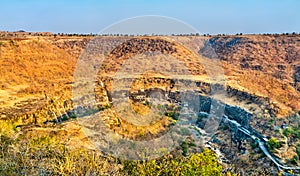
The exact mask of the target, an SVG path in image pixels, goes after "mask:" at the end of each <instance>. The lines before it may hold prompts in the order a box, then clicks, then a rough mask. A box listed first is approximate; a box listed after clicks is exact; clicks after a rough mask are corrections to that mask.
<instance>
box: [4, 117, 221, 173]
mask: <svg viewBox="0 0 300 176" xmlns="http://www.w3.org/2000/svg"><path fill="white" fill-rule="evenodd" d="M0 126H1V129H0V175H222V173H221V170H222V167H221V166H220V165H219V164H218V162H217V160H216V154H214V153H213V152H212V151H210V150H208V149H205V150H204V151H203V152H202V153H197V154H189V155H188V156H183V155H181V154H179V155H174V154H169V155H167V156H164V157H162V158H159V159H157V160H150V161H123V160H119V159H116V158H113V157H107V156H106V157H104V155H103V154H101V153H100V152H96V151H91V150H87V149H70V148H68V147H67V146H66V145H65V144H64V143H62V142H61V141H59V139H58V138H56V137H54V136H53V137H52V136H49V135H44V136H43V135H42V136H38V137H34V136H32V137H28V136H26V135H24V133H23V132H22V131H20V130H19V128H16V127H15V125H14V124H13V123H11V122H4V121H2V122H1V121H0Z"/></svg>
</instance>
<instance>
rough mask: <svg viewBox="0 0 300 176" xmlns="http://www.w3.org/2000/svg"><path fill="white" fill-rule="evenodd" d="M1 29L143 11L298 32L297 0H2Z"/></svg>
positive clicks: (232, 27) (57, 26)
mask: <svg viewBox="0 0 300 176" xmlns="http://www.w3.org/2000/svg"><path fill="white" fill-rule="evenodd" d="M0 4H1V6H0V30H3V31H16V30H21V29H22V30H26V31H50V32H54V33H58V32H63V33H97V32H99V31H101V30H102V29H103V28H105V27H107V26H108V25H111V24H113V23H115V22H117V21H120V20H123V19H126V18H130V17H135V16H142V15H162V16H168V17H172V18H176V19H179V20H182V21H184V22H186V23H188V24H190V25H192V26H193V27H195V28H196V29H197V30H198V31H200V33H210V34H217V33H225V34H235V33H237V32H242V33H282V32H294V31H295V32H300V10H299V9H300V1H299V0H227V1H225V0H224V1H221V0H206V1H201V0H198V1H197V0H182V1H179V0H148V1H146V0H127V1H126V0H111V1H100V0H98V1H96V0H86V1H76V0H65V1H62V0H61V1H59V0H44V1H42V0H27V1H25V0H7V1H0Z"/></svg>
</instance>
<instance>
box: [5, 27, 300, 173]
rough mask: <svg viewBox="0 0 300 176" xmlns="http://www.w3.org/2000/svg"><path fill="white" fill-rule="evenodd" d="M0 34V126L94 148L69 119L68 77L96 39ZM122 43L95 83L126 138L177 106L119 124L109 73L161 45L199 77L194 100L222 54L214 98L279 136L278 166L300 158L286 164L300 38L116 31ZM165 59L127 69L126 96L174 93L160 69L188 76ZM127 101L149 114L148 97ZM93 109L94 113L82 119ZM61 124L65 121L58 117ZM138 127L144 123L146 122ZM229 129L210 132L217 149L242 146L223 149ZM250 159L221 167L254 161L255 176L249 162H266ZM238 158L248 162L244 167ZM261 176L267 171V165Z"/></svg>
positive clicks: (295, 112)
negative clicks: (221, 88) (220, 90)
mask: <svg viewBox="0 0 300 176" xmlns="http://www.w3.org/2000/svg"><path fill="white" fill-rule="evenodd" d="M0 34H1V37H0V70H1V72H0V120H1V122H2V121H6V122H8V123H12V124H13V126H14V128H15V130H16V131H17V132H19V133H24V134H26V135H28V136H34V133H35V132H38V133H40V134H41V136H43V134H45V135H46V136H47V135H50V136H55V137H58V136H60V142H63V143H68V147H71V148H80V147H82V146H84V147H85V148H88V149H91V150H94V146H93V145H92V144H91V143H90V142H89V140H88V137H87V136H85V134H84V133H83V132H82V131H81V130H80V129H81V127H80V124H77V122H76V121H73V119H74V118H76V115H75V114H74V111H75V110H76V109H75V110H74V108H76V107H75V106H74V104H73V98H72V88H74V87H72V86H74V84H73V83H74V82H73V81H74V80H73V74H74V71H75V68H76V63H77V59H78V58H79V57H80V56H81V55H82V54H83V53H82V52H83V51H84V49H85V47H86V46H88V45H91V43H90V44H89V42H90V41H93V37H92V36H61V35H52V34H51V33H40V34H29V33H5V32H1V33H0ZM116 38H118V37H115V36H104V37H102V38H101V40H106V41H108V42H107V43H109V41H113V40H114V39H116ZM119 39H120V40H122V41H124V42H122V43H121V45H118V46H117V47H116V48H114V49H113V50H112V51H111V52H110V53H105V55H106V57H105V61H104V62H102V63H101V64H100V63H99V64H98V63H96V64H95V65H96V67H95V69H99V71H98V72H97V73H98V74H97V78H98V79H97V81H96V87H95V94H96V100H97V103H98V108H99V109H100V110H101V113H103V114H105V115H106V116H107V117H106V120H105V125H107V126H109V128H110V129H111V130H113V131H114V132H115V133H116V134H119V135H120V136H123V137H125V138H129V139H134V140H145V139H150V138H154V137H158V136H161V135H163V134H165V133H166V131H167V130H168V129H169V128H171V127H172V125H174V123H175V122H176V118H174V114H172V113H174V112H175V114H176V111H177V108H178V107H167V109H168V111H167V112H166V113H165V115H163V116H162V117H159V118H156V117H155V118H154V117H150V116H151V114H150V116H149V118H153V119H151V120H149V119H143V120H144V121H143V120H141V119H138V120H137V119H135V121H134V120H132V121H130V120H129V121H126V120H124V117H121V116H118V115H116V114H115V111H116V109H114V107H112V108H111V106H112V103H111V101H112V97H111V92H113V90H114V88H116V87H117V89H119V91H122V88H121V87H118V85H117V84H116V83H115V85H114V82H113V76H114V74H115V73H116V72H118V71H120V69H121V71H122V69H124V70H125V71H128V72H131V73H135V72H141V71H143V67H142V68H139V67H140V66H141V65H143V63H142V60H137V61H136V62H133V63H130V64H131V65H130V68H135V69H133V70H128V69H127V70H126V67H125V66H124V65H125V64H123V63H126V60H127V59H128V58H130V57H132V56H134V55H138V54H142V53H143V52H151V51H160V52H162V53H164V54H166V55H170V56H171V57H172V58H173V57H174V58H178V59H179V61H180V62H182V63H183V64H184V67H185V68H187V69H188V71H187V72H188V73H189V74H191V75H193V79H194V80H193V81H195V82H196V83H197V85H196V86H195V90H197V91H198V92H199V94H201V96H209V94H210V93H211V86H213V85H215V84H217V83H215V82H213V81H211V80H209V79H208V73H207V70H205V69H204V68H205V67H204V66H203V65H202V64H201V63H203V62H206V63H210V67H211V69H212V70H213V69H214V68H213V67H215V65H216V63H217V61H218V60H219V61H220V64H221V66H222V68H223V72H224V78H225V82H226V88H225V90H226V94H225V95H224V96H223V97H219V100H220V101H221V102H222V103H224V104H226V105H230V106H238V107H240V108H242V109H244V110H246V111H247V112H249V113H251V114H253V117H252V118H251V120H250V122H249V123H250V125H251V126H252V127H253V128H254V129H255V130H257V131H258V132H260V133H261V134H263V135H265V136H268V137H270V138H271V137H274V138H276V139H278V140H279V141H280V142H281V148H278V149H276V150H275V151H274V155H276V156H277V157H278V158H280V159H283V160H284V163H288V164H291V163H292V164H293V165H297V164H298V163H299V161H298V160H299V157H298V158H297V160H296V161H295V162H294V163H293V161H294V160H293V159H294V158H295V157H296V156H298V155H297V154H298V153H299V146H300V143H299V140H300V139H299V136H300V135H299V134H300V130H299V129H298V128H299V126H298V125H299V124H298V123H299V115H300V114H299V113H300V101H299V99H300V58H299V57H300V36H299V35H292V34H290V35H243V36H242V35H236V36H209V37H208V36H170V37H168V39H166V37H163V36H160V37H159V36H155V37H144V36H143V37H142V36H137V37H125V36H122V37H119ZM173 39H174V40H173ZM175 39H176V40H175ZM175 41H180V42H175ZM191 41H195V42H191ZM183 44H185V45H183ZM102 47H111V46H102ZM190 48H194V49H195V51H198V54H200V55H202V56H203V57H201V58H200V60H199V58H198V57H197V56H196V55H195V54H194V53H192V52H191V51H190V50H189V49H190ZM211 49H213V51H211ZM96 51H97V50H96ZM94 52H95V51H94ZM95 56H96V55H93V57H89V59H95V60H94V61H95V62H97V58H96V57H95ZM167 59H170V58H167ZM167 59H160V60H159V59H158V60H157V61H156V62H155V63H149V64H148V65H152V66H153V67H155V68H156V69H157V70H158V71H157V72H154V73H153V72H147V73H143V74H141V75H142V76H140V77H130V75H129V74H128V75H126V76H127V77H125V78H124V80H125V81H128V82H132V85H131V87H130V90H129V93H130V95H132V96H133V97H134V96H135V93H136V92H138V91H140V90H143V91H145V92H146V93H145V94H147V91H149V90H151V91H152V90H156V89H155V88H159V89H161V90H172V89H175V88H174V87H176V86H174V83H173V82H172V81H171V79H170V78H168V77H167V76H166V75H163V74H161V73H160V72H159V70H164V69H165V70H167V71H170V72H174V73H178V74H179V75H180V74H182V77H180V78H179V77H178V79H179V80H180V79H182V80H184V81H186V82H187V79H186V77H185V74H186V72H184V71H183V69H182V68H181V67H180V66H176V64H175V65H174V64H173V65H172V62H171V61H169V60H167ZM199 61H200V62H199ZM122 64H123V65H122ZM144 64H145V63H144ZM145 65H147V64H145ZM124 70H123V71H124ZM133 78H134V79H133ZM126 79H127V80H126ZM133 80H134V81H133ZM102 83H104V84H102ZM76 86H77V85H76ZM113 86H115V87H113ZM187 87H188V86H187ZM75 88H76V87H75ZM174 91H175V90H174ZM158 92H159V91H158ZM83 100H84V98H83ZM130 103H131V105H132V107H133V109H134V111H135V112H137V113H139V114H142V115H143V114H146V113H148V111H149V107H151V106H150V105H149V104H147V103H140V102H137V101H134V98H133V99H132V100H131V101H130ZM172 108H173V109H172ZM91 114H93V112H91V113H90V114H88V115H91ZM126 116H127V117H128V118H129V117H132V118H133V117H134V114H131V113H127V114H126ZM70 119H71V120H70ZM67 120H70V121H68V122H66V123H62V122H64V121H67ZM152 121H153V122H152ZM57 122H59V123H62V126H63V128H62V129H61V128H60V127H59V125H60V124H58V125H57V124H56V123H57ZM93 122H95V123H96V121H93ZM135 123H143V124H150V125H149V126H148V128H147V127H144V126H138V125H136V124H135ZM88 125H91V124H88ZM88 125H87V126H88ZM283 126H284V127H287V128H283ZM224 129H225V127H224ZM219 130H220V129H219ZM288 130H289V131H288ZM230 134H231V133H230V132H228V131H226V130H224V132H222V133H220V131H219V132H218V133H217V135H216V138H217V139H218V140H224V141H227V142H223V144H222V145H221V144H220V143H216V146H218V147H219V148H224V150H222V151H225V152H224V153H225V155H227V157H228V156H230V155H234V154H232V153H235V152H236V153H238V152H239V151H238V150H237V149H233V150H232V151H228V150H227V148H228V147H229V138H230ZM231 145H232V144H231ZM74 146H76V147H74ZM190 148H191V149H190V150H189V152H195V150H196V149H195V147H190ZM245 148H247V150H249V151H251V146H250V145H249V144H248V145H245ZM249 155H250V154H249ZM299 155H300V153H299ZM0 156H1V155H0ZM175 156H176V155H175ZM73 157H75V156H73ZM169 157H171V156H169ZM247 157H248V158H247ZM247 157H246V156H244V155H241V154H238V156H237V157H236V159H232V160H230V164H227V165H226V164H224V167H225V168H226V167H229V166H231V165H232V166H233V167H236V166H238V165H239V164H241V163H244V165H243V167H244V169H245V170H246V171H247V172H249V173H250V172H251V170H253V168H256V167H257V168H258V169H259V171H258V173H263V172H264V168H263V166H261V165H259V164H258V163H254V162H253V160H255V159H257V160H259V162H267V163H268V162H270V161H266V159H265V158H259V154H253V155H251V156H248V155H247ZM229 158H230V157H229ZM245 158H246V159H245ZM183 160H184V159H180V158H178V159H177V161H180V162H184V161H183ZM245 160H246V161H247V163H248V164H245ZM105 162H106V161H105ZM123 164H124V163H123ZM127 164H128V163H127ZM124 165H126V164H124ZM129 165H130V164H129ZM129 165H127V167H129ZM113 167H114V168H117V167H118V166H115V165H114V166H113ZM145 167H146V166H145ZM0 171H1V168H0ZM268 172H273V170H272V169H270V170H268ZM0 173H1V172H0Z"/></svg>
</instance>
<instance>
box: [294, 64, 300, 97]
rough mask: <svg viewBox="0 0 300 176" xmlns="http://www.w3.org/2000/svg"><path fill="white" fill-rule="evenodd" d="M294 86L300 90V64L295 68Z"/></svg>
mask: <svg viewBox="0 0 300 176" xmlns="http://www.w3.org/2000/svg"><path fill="white" fill-rule="evenodd" d="M294 81H295V88H296V89H297V90H298V91H300V66H297V67H296V68H295V73H294Z"/></svg>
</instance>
